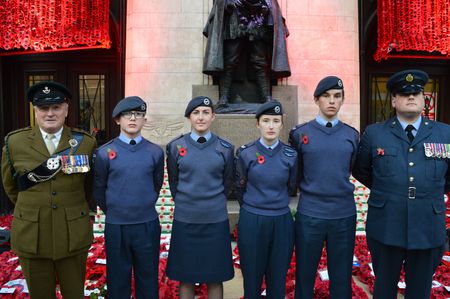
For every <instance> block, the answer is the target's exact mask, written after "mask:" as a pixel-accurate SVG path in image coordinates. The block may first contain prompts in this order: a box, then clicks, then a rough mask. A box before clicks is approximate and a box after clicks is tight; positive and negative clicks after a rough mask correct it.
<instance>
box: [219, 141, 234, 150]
mask: <svg viewBox="0 0 450 299" xmlns="http://www.w3.org/2000/svg"><path fill="white" fill-rule="evenodd" d="M219 141H220V144H221V145H222V146H223V147H225V148H230V147H231V146H232V145H231V143H229V142H228V141H225V140H223V139H219Z"/></svg>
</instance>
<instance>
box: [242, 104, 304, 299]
mask: <svg viewBox="0 0 450 299" xmlns="http://www.w3.org/2000/svg"><path fill="white" fill-rule="evenodd" d="M256 118H257V123H256V124H257V127H258V129H259V130H260V133H261V137H260V139H259V140H256V141H254V142H252V143H249V144H247V145H243V146H241V148H240V149H239V150H238V152H237V155H236V156H237V157H236V189H237V191H238V192H237V194H238V199H239V201H240V203H241V210H240V214H239V224H238V248H239V255H240V261H241V271H242V276H243V277H244V298H246V299H257V298H258V299H259V298H261V284H262V281H263V278H265V282H266V286H267V297H268V298H284V297H285V295H286V273H287V271H288V269H289V265H290V261H291V257H292V249H293V247H294V221H293V219H292V215H291V211H290V209H289V195H288V194H289V192H288V191H289V190H290V189H292V188H295V187H296V182H297V153H296V151H295V150H294V149H292V148H291V147H290V146H288V145H286V144H284V143H282V142H281V141H280V140H279V139H278V137H279V135H280V132H281V129H282V128H283V109H282V106H281V103H280V102H278V101H277V100H273V101H270V102H266V103H264V104H263V105H261V106H260V107H259V109H258V110H257V112H256Z"/></svg>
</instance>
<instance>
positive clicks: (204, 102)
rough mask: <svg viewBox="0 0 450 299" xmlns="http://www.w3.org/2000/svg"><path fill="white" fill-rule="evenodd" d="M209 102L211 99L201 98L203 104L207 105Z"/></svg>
mask: <svg viewBox="0 0 450 299" xmlns="http://www.w3.org/2000/svg"><path fill="white" fill-rule="evenodd" d="M210 103H211V101H210V100H209V99H208V98H205V99H204V100H203V104H205V105H207V106H209V104H210Z"/></svg>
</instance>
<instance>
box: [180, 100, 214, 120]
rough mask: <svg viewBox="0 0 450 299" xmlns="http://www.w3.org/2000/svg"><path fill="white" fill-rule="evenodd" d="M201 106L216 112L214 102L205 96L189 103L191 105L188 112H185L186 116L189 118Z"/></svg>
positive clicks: (187, 108) (187, 109)
mask: <svg viewBox="0 0 450 299" xmlns="http://www.w3.org/2000/svg"><path fill="white" fill-rule="evenodd" d="M199 106H205V107H211V109H212V110H213V111H214V107H213V102H212V101H211V99H210V98H208V97H205V96H198V97H195V98H193V99H192V100H190V101H189V104H188V105H187V107H186V111H184V116H185V117H189V115H191V112H192V111H193V110H194V109H195V108H197V107H199Z"/></svg>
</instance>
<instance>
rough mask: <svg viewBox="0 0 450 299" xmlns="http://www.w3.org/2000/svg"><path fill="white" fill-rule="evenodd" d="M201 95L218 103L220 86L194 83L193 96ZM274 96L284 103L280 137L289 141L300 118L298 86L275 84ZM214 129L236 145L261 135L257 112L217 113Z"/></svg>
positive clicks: (284, 140)
mask: <svg viewBox="0 0 450 299" xmlns="http://www.w3.org/2000/svg"><path fill="white" fill-rule="evenodd" d="M200 95H202V96H207V97H209V98H211V99H212V100H213V101H214V102H215V103H217V101H218V98H219V90H218V87H217V86H214V85H193V86H192V97H196V96H200ZM272 96H273V98H274V99H277V100H279V101H280V102H281V104H282V105H283V109H284V117H283V122H284V128H283V130H282V132H281V136H280V138H281V140H282V141H283V142H285V143H287V142H288V137H289V131H290V129H291V128H292V127H293V126H294V125H296V124H297V120H298V113H297V111H298V110H297V109H298V99H297V86H274V87H273V88H272ZM212 131H213V132H214V133H216V134H217V135H219V136H222V137H224V138H226V139H228V140H229V141H230V142H231V143H233V144H234V146H236V147H238V146H241V145H243V144H246V143H249V142H250V141H252V140H255V139H256V138H258V137H259V130H258V129H257V128H256V119H255V114H216V120H215V121H214V123H213V125H212Z"/></svg>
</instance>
